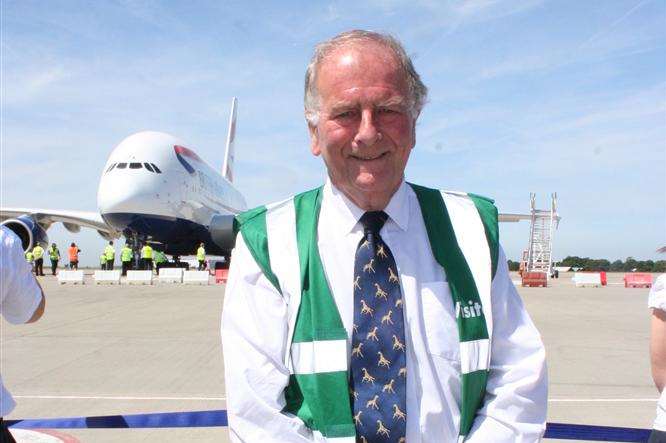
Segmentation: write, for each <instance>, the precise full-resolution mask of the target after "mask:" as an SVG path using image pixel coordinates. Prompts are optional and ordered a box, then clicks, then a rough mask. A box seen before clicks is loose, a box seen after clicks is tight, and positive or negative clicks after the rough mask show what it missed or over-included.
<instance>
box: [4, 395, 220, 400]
mask: <svg viewBox="0 0 666 443" xmlns="http://www.w3.org/2000/svg"><path fill="white" fill-rule="evenodd" d="M13 397H14V398H28V399H40V400H44V399H47V400H175V401H182V400H194V401H226V400H227V398H226V397H115V396H105V395H101V396H85V395H14V396H13Z"/></svg>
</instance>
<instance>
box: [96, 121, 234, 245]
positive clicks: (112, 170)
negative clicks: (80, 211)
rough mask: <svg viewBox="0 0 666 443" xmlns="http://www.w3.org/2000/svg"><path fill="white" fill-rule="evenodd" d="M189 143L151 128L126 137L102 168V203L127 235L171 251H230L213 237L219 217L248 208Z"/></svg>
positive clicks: (109, 220) (103, 210)
mask: <svg viewBox="0 0 666 443" xmlns="http://www.w3.org/2000/svg"><path fill="white" fill-rule="evenodd" d="M187 146H188V145H187V144H185V143H184V142H182V141H181V140H179V139H177V138H175V137H173V136H171V135H169V134H165V133H161V132H152V131H145V132H139V133H137V134H134V135H131V136H129V137H127V138H126V139H124V140H123V141H122V142H121V143H120V144H119V145H118V146H116V148H115V149H114V150H113V151H112V152H111V155H110V156H109V158H108V160H107V162H106V164H105V166H104V170H103V172H102V176H101V179H100V183H99V189H98V193H97V205H98V207H99V211H100V214H101V216H102V218H103V219H104V221H105V222H106V223H108V224H109V225H111V226H112V227H113V228H114V229H116V230H117V231H119V232H122V233H123V234H124V235H125V236H126V237H133V236H135V237H137V238H139V239H141V240H147V241H149V242H151V243H153V244H156V245H157V247H158V248H159V249H161V250H163V251H164V252H165V253H167V254H171V255H187V254H193V253H194V252H195V250H196V246H195V245H197V244H198V243H199V242H204V244H205V245H206V250H207V252H208V253H209V254H216V255H227V254H228V252H229V251H222V250H221V249H220V248H219V247H218V246H217V245H216V244H215V243H214V242H213V241H212V240H211V237H210V233H209V231H208V226H209V224H210V221H211V219H212V218H213V216H215V215H218V214H230V215H235V214H237V213H238V212H241V211H243V210H245V209H246V204H245V200H244V198H243V196H242V195H241V194H240V192H238V191H237V190H236V189H235V188H234V186H233V185H232V184H231V183H230V182H229V181H228V180H227V179H226V178H224V177H223V176H222V175H221V174H220V173H218V172H217V171H215V170H214V169H212V168H211V167H210V166H209V165H208V164H206V162H204V161H203V160H202V159H201V158H200V157H199V156H198V155H197V154H196V153H195V152H194V151H193V150H192V149H190V148H188V147H187Z"/></svg>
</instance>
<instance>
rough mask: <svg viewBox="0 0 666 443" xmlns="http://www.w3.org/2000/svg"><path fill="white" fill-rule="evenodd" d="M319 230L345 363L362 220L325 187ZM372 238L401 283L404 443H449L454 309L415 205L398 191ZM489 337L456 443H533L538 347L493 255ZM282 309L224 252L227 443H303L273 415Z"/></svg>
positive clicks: (250, 263) (292, 422) (540, 417)
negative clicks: (475, 398)
mask: <svg viewBox="0 0 666 443" xmlns="http://www.w3.org/2000/svg"><path fill="white" fill-rule="evenodd" d="M323 192H324V194H323V200H322V205H321V212H320V216H319V225H318V245H319V253H320V255H321V259H322V263H323V267H324V271H325V274H326V278H327V281H328V284H329V286H330V288H331V292H332V294H333V297H334V299H335V302H336V304H337V307H338V311H339V313H340V316H341V318H342V322H343V324H344V326H345V329H346V330H347V335H348V348H347V357H348V359H349V358H350V348H349V347H350V343H351V333H352V322H353V319H354V307H353V300H354V296H353V281H354V275H353V274H354V257H355V253H356V247H357V245H358V243H359V241H360V239H361V237H362V235H363V229H362V227H361V226H360V224H359V223H358V220H359V219H360V218H361V216H362V215H363V212H364V211H363V210H361V209H360V208H358V207H357V206H356V205H355V204H354V203H352V202H351V201H350V200H349V199H347V198H346V197H345V196H344V195H343V194H342V193H341V192H340V191H339V190H337V189H336V188H335V187H333V186H332V185H331V183H330V182H328V181H327V183H326V185H325V186H324V190H323ZM384 211H385V212H386V213H387V214H388V215H389V219H388V221H387V222H386V224H385V225H384V227H383V228H382V230H381V231H380V235H381V236H382V238H383V240H384V242H385V243H386V244H387V245H388V247H389V248H390V249H391V251H392V253H393V256H394V258H395V261H396V265H397V268H398V271H399V276H400V284H401V288H402V294H403V298H404V316H405V328H406V331H405V339H406V346H407V367H408V370H407V441H408V442H410V443H417V442H424V443H426V442H455V441H457V437H458V429H459V422H460V403H461V375H460V353H459V339H458V329H457V324H456V318H455V312H454V303H453V301H452V299H451V294H450V291H449V287H448V284H447V281H446V275H445V274H444V272H443V270H442V268H441V266H440V265H439V264H438V263H437V262H436V261H435V259H434V257H433V255H432V251H431V249H430V243H429V240H428V235H427V233H426V229H425V224H424V222H423V217H422V215H421V211H420V207H419V203H418V201H417V198H416V194H415V193H414V191H413V190H412V189H411V187H410V186H409V185H407V184H406V183H405V182H403V183H402V185H401V186H400V188H399V189H398V191H396V193H395V194H394V195H393V197H392V198H391V200H390V202H389V204H388V206H387V207H386V208H385V210H384ZM491 292H492V312H493V321H494V330H493V337H492V359H491V362H490V375H489V378H488V385H487V393H486V397H485V403H484V406H483V408H482V409H480V410H479V412H478V415H477V417H476V419H475V421H474V425H473V427H472V430H471V431H470V433H469V434H468V438H467V440H466V441H470V442H490V441H492V442H507V443H509V442H512V443H513V442H534V441H538V440H539V438H540V437H541V435H542V433H543V431H544V429H545V420H546V405H547V375H546V365H545V351H544V348H543V344H542V342H541V337H540V335H539V333H538V331H537V330H536V328H535V327H534V324H533V323H532V321H531V319H530V317H529V315H528V314H527V312H526V311H525V309H524V308H523V304H522V302H521V300H520V297H519V296H518V293H517V292H516V289H515V288H514V286H513V283H512V282H511V280H510V278H509V273H508V267H507V263H506V258H505V256H504V253H503V251H501V250H500V254H499V258H498V268H497V275H496V276H495V279H494V280H493V283H492V288H491ZM287 329H288V328H287V305H286V302H285V300H284V299H283V298H282V296H281V295H280V293H278V292H277V291H276V290H275V289H274V288H273V287H272V285H271V284H270V283H269V282H268V280H267V279H266V278H265V277H264V276H263V274H262V272H261V270H260V269H259V267H258V266H257V264H256V263H255V261H254V259H253V258H252V256H251V255H250V253H249V251H248V249H247V246H246V245H245V243H244V241H243V238H242V236H240V235H239V236H238V239H237V241H236V249H235V250H234V252H233V259H232V261H231V270H230V273H229V281H228V284H227V288H226V293H225V300H224V309H223V314H222V343H223V347H224V361H225V377H226V390H227V412H228V417H229V431H230V435H231V439H232V441H234V442H255V441H264V442H312V441H317V440H316V437H315V436H313V435H312V433H311V432H310V431H309V430H308V429H307V428H306V427H305V426H304V424H303V423H302V421H301V420H300V419H299V418H297V417H294V416H291V415H287V414H284V413H280V411H281V410H282V409H283V408H284V406H285V399H284V393H283V391H284V389H285V387H286V386H287V384H288V381H289V370H288V369H287V368H286V367H285V365H284V364H283V355H284V354H285V351H286V350H287V346H289V343H287V332H288V331H287Z"/></svg>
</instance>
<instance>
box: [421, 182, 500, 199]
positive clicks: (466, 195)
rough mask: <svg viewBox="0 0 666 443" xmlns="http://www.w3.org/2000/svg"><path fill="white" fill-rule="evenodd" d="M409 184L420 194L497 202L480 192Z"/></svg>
mask: <svg viewBox="0 0 666 443" xmlns="http://www.w3.org/2000/svg"><path fill="white" fill-rule="evenodd" d="M408 184H409V186H410V187H411V188H412V189H413V190H414V192H415V193H416V194H417V195H419V194H441V193H444V194H447V195H448V196H451V197H453V198H456V197H458V198H471V199H472V200H480V201H482V202H485V203H490V204H491V205H494V204H495V200H493V199H492V198H490V197H486V196H483V195H480V194H476V193H473V192H465V191H452V190H448V189H438V188H430V187H428V186H423V185H418V184H416V183H411V182H409V183H408Z"/></svg>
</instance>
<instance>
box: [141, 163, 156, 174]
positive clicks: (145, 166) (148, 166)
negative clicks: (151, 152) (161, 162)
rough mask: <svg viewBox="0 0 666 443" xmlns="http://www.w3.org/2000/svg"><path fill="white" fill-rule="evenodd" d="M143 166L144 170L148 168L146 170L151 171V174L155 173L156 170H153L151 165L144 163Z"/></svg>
mask: <svg viewBox="0 0 666 443" xmlns="http://www.w3.org/2000/svg"><path fill="white" fill-rule="evenodd" d="M143 166H144V168H146V169H147V170H149V171H150V172H155V170H153V167H152V166H150V164H149V163H144V164H143Z"/></svg>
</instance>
